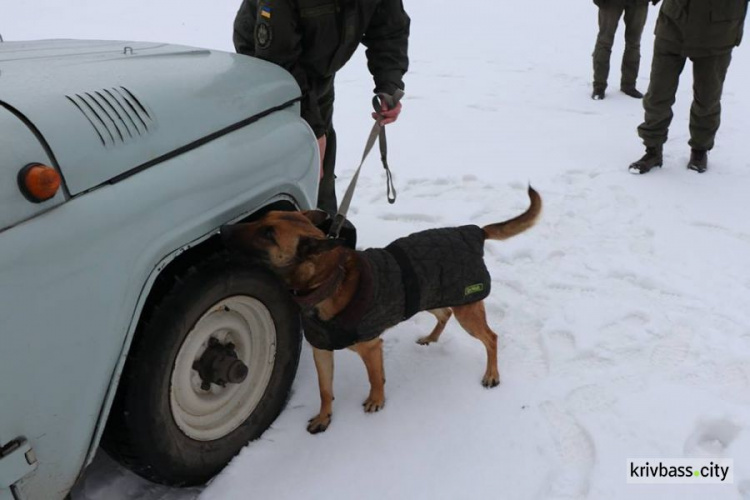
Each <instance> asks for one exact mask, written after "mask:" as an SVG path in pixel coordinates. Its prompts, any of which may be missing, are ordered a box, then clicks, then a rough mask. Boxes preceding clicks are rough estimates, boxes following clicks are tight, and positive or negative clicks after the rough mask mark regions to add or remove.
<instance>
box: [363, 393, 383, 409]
mask: <svg viewBox="0 0 750 500" xmlns="http://www.w3.org/2000/svg"><path fill="white" fill-rule="evenodd" d="M362 406H364V407H365V412H366V413H375V412H376V411H380V410H382V409H383V407H384V406H385V398H374V397H372V396H370V397H369V398H367V399H366V400H365V402H364V403H362Z"/></svg>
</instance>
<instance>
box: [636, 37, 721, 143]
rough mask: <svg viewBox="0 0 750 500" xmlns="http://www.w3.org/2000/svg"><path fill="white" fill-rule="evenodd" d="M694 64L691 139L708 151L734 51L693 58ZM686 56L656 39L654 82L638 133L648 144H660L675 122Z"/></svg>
mask: <svg viewBox="0 0 750 500" xmlns="http://www.w3.org/2000/svg"><path fill="white" fill-rule="evenodd" d="M690 59H691V61H692V63H693V104H692V106H691V107H690V141H689V142H688V144H689V145H690V147H691V148H693V149H700V150H704V151H708V150H710V149H711V148H713V147H714V138H715V137H716V132H717V131H718V130H719V125H720V123H721V94H722V91H723V88H724V80H725V78H726V75H727V69H728V68H729V63H730V62H731V60H732V52H731V51H729V52H726V53H723V54H718V55H708V56H703V57H691V58H690ZM686 60H687V57H686V56H684V55H682V54H681V53H680V52H679V51H676V50H675V49H673V48H672V47H670V45H669V44H668V43H665V42H664V41H662V40H661V39H659V38H657V39H656V42H655V43H654V59H653V61H652V63H651V82H650V83H649V86H648V91H647V92H646V96H645V97H644V99H643V109H644V111H645V118H644V121H643V123H642V124H641V125H640V126H639V127H638V135H639V136H640V137H641V139H643V144H645V145H646V147H659V146H661V145H662V144H664V143H665V142H666V141H667V133H668V130H669V125H670V123H671V122H672V117H673V113H672V105H673V104H674V102H675V94H676V93H677V86H678V84H679V80H680V74H681V73H682V70H683V68H684V67H685V62H686Z"/></svg>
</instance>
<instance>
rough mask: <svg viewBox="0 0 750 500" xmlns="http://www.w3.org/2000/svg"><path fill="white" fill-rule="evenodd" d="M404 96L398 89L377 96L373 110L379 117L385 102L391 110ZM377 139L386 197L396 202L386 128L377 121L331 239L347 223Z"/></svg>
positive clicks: (342, 204)
mask: <svg viewBox="0 0 750 500" xmlns="http://www.w3.org/2000/svg"><path fill="white" fill-rule="evenodd" d="M403 96H404V91H403V90H401V89H396V91H395V92H394V93H393V95H388V94H376V95H375V96H373V98H372V106H373V108H375V112H376V113H378V115H379V114H380V112H381V111H382V103H383V102H385V104H386V106H387V107H388V108H389V109H391V108H393V107H394V106H396V105H397V104H398V102H399V101H400V100H401V98H402V97H403ZM376 139H379V144H380V160H381V161H382V162H383V168H384V169H385V176H386V197H387V198H388V203H390V204H393V203H395V202H396V188H395V186H394V185H393V174H392V173H391V169H390V168H389V166H388V159H387V157H388V143H387V141H386V139H385V127H384V126H383V125H381V124H380V122H379V121H377V120H376V121H375V123H374V124H373V126H372V130H370V135H369V136H368V137H367V142H366V143H365V150H364V152H363V153H362V160H361V161H360V162H359V166H358V167H357V170H356V171H355V172H354V175H353V176H352V180H351V181H350V182H349V186H348V187H347V188H346V192H345V193H344V198H343V199H342V200H341V204H340V205H339V209H338V211H337V212H336V215H335V216H334V217H333V222H332V223H331V228H330V229H329V230H328V237H329V238H334V239H335V238H338V237H339V233H340V232H341V227H342V226H343V225H344V222H345V221H346V214H347V212H348V211H349V205H351V202H352V198H353V197H354V190H355V188H356V187H357V181H358V180H359V173H360V171H361V170H362V165H363V164H364V163H365V158H367V155H368V154H370V151H371V150H372V147H373V146H374V145H375V140H376Z"/></svg>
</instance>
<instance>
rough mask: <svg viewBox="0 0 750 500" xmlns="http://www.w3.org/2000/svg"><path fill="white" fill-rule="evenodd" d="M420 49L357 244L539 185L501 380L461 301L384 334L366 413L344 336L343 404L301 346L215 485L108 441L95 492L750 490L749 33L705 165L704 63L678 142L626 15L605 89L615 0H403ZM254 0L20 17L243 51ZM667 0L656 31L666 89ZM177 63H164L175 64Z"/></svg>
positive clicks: (742, 493)
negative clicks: (288, 388)
mask: <svg viewBox="0 0 750 500" xmlns="http://www.w3.org/2000/svg"><path fill="white" fill-rule="evenodd" d="M404 3H405V7H406V9H407V11H408V12H409V14H410V15H411V18H412V36H411V42H410V56H411V69H410V72H409V73H408V75H407V76H406V85H407V89H406V90H407V95H406V97H405V100H404V108H403V113H402V116H401V118H400V120H399V121H398V122H397V123H396V124H394V125H391V126H389V127H388V133H389V152H390V163H391V166H392V168H393V171H394V174H395V180H396V187H397V189H398V201H397V202H396V203H395V204H394V205H388V203H387V202H386V200H385V181H384V175H383V170H382V168H381V167H380V165H379V162H378V160H377V157H376V156H377V155H373V157H372V158H370V159H369V160H368V163H367V164H366V167H365V170H364V172H363V175H362V178H361V180H360V184H359V187H358V190H357V194H356V196H355V200H354V203H353V206H352V210H351V218H352V219H353V221H354V222H355V224H356V225H357V227H358V229H359V244H360V245H361V246H363V247H367V246H383V245H385V244H387V243H388V242H390V241H391V240H392V239H394V238H396V237H398V236H402V235H406V234H408V233H410V232H413V231H417V230H422V229H427V228H431V227H439V226H452V225H461V224H468V223H473V224H479V225H483V224H487V223H491V222H497V221H501V220H505V219H507V218H510V217H511V216H514V215H516V214H517V213H519V212H520V211H522V210H524V209H525V208H526V206H527V203H528V200H527V197H526V192H525V191H526V186H527V184H528V183H531V184H532V185H533V186H534V187H535V188H536V189H537V190H538V191H539V192H540V193H541V195H542V197H543V199H544V203H545V207H544V213H543V216H542V219H541V221H540V222H539V224H538V225H537V226H536V227H535V228H533V229H532V230H530V231H529V232H528V233H525V234H523V235H520V236H518V237H516V238H514V239H512V240H510V241H507V242H488V243H487V245H486V261H487V264H488V267H489V269H490V272H491V273H492V276H493V292H492V294H491V296H490V297H489V298H488V299H487V301H486V304H487V311H488V316H489V318H488V319H489V323H490V326H492V327H493V328H494V329H495V330H496V331H497V333H498V334H499V335H500V348H499V365H500V373H501V377H502V384H501V385H500V386H499V387H497V388H494V389H491V390H488V389H484V388H482V387H481V385H480V379H481V376H482V373H483V370H484V363H485V352H484V349H483V347H482V345H481V344H480V343H479V342H478V341H476V340H475V339H473V338H471V337H469V336H468V335H467V334H466V333H465V332H464V331H463V330H462V329H461V328H460V327H459V326H458V324H457V323H456V322H455V321H454V322H451V323H449V325H448V327H447V329H446V332H445V334H444V335H443V337H442V338H441V340H440V342H439V343H438V344H435V345H431V346H429V347H422V346H419V345H417V344H416V343H415V340H416V339H417V338H418V337H419V336H421V335H424V334H425V333H426V332H429V330H430V329H431V328H432V326H433V318H432V316H431V315H428V314H421V315H417V316H416V317H414V318H413V319H412V320H410V321H407V322H405V323H403V324H401V325H399V326H398V327H396V328H393V330H392V331H389V332H387V333H386V334H385V336H384V339H385V369H386V374H387V381H388V383H387V384H386V395H387V404H386V407H385V408H384V409H383V410H382V411H380V412H379V413H376V414H365V413H364V412H363V411H362V407H361V403H362V401H363V400H364V399H365V397H366V395H367V391H368V383H367V377H366V375H365V370H364V367H363V365H362V363H361V362H360V361H359V359H358V357H357V356H356V355H355V354H353V353H351V352H348V351H347V352H341V353H338V354H337V355H336V377H335V395H336V401H335V404H334V416H333V422H332V424H331V426H330V428H329V429H328V430H327V431H326V432H325V433H323V434H319V435H315V436H313V435H310V434H308V433H307V431H306V430H305V425H306V422H307V419H308V418H310V417H312V416H313V415H314V414H316V412H317V410H318V404H319V399H318V390H317V379H316V375H315V369H314V366H313V363H312V356H311V353H310V350H309V348H308V347H305V349H304V350H303V356H302V360H301V362H300V366H299V372H298V376H297V379H296V381H295V383H294V387H293V394H292V397H291V399H290V401H289V404H288V406H287V408H286V410H285V411H284V412H283V413H282V415H281V416H280V417H279V419H278V420H277V421H276V422H275V423H274V425H273V426H272V427H271V428H270V429H269V430H268V431H267V432H266V433H265V434H264V435H263V436H262V438H261V439H259V440H258V441H256V442H253V443H250V444H249V445H248V446H247V448H245V449H244V450H243V451H242V453H241V454H240V455H239V456H238V457H237V458H236V459H235V460H233V461H232V463H231V464H230V465H229V466H228V467H227V468H226V469H225V471H224V472H223V473H222V474H220V475H219V476H218V477H217V478H216V479H215V480H214V481H213V482H212V483H211V484H210V485H208V487H206V488H205V489H203V490H196V489H194V490H188V491H181V490H170V489H168V488H164V487H160V486H156V485H151V484H149V483H146V482H144V481H141V480H139V479H137V478H134V477H133V476H132V475H131V474H129V473H128V472H126V471H123V470H121V469H118V468H117V467H116V466H115V465H113V464H112V463H111V461H108V460H107V459H106V458H102V459H100V460H98V461H97V462H95V464H94V466H93V467H92V468H91V470H90V471H89V473H88V476H87V477H86V479H85V480H84V481H83V482H82V484H81V485H79V487H78V489H77V490H76V491H75V492H74V495H73V498H74V500H84V499H105V500H120V499H136V498H139V499H140V498H145V499H149V500H176V499H180V500H184V499H192V498H195V497H196V496H198V495H199V498H200V500H240V499H242V500H245V499H249V498H253V499H274V500H285V499H294V500H296V499H326V500H330V499H334V500H349V499H358V500H368V499H372V500H375V499H409V500H412V499H419V500H421V499H424V500H438V499H446V500H448V499H451V500H452V499H464V498H466V499H469V498H488V499H510V500H516V499H521V500H523V499H563V498H566V499H578V498H589V499H597V500H598V499H602V500H617V499H642V498H643V499H655V500H656V499H659V500H662V499H680V500H682V499H722V500H730V499H732V500H734V499H744V500H747V499H750V362H749V358H750V311H749V308H748V303H749V302H750V262H749V261H750V210H749V206H750V202H749V200H750V141H748V137H750V135H748V130H750V91H748V90H747V89H748V88H750V47H747V46H744V45H743V46H741V47H740V48H738V49H737V50H736V51H735V52H734V61H733V62H732V65H731V67H730V69H729V75H728V78H727V82H726V87H725V91H724V99H723V105H724V111H723V116H722V118H723V124H722V127H721V130H720V131H719V134H718V137H717V145H716V148H715V150H714V151H712V153H711V155H710V157H709V162H710V166H709V168H710V170H709V171H708V172H707V173H706V174H703V175H700V174H696V173H693V172H688V171H687V170H686V169H685V163H686V161H687V158H688V154H689V149H688V146H687V140H688V127H687V117H688V109H689V104H690V99H691V83H692V77H691V75H690V72H691V66H690V64H688V65H687V67H686V72H685V75H684V77H683V79H682V85H681V88H680V90H679V94H678V100H677V104H676V106H675V119H674V122H673V126H672V130H671V137H670V140H669V142H668V143H667V144H666V149H665V165H664V168H663V169H661V170H657V171H654V172H652V173H650V174H648V175H645V176H634V175H631V174H629V173H628V172H627V166H628V164H629V163H630V162H631V161H634V160H635V159H637V158H639V157H640V156H641V154H642V152H643V150H642V146H641V144H640V141H639V139H638V137H637V135H636V130H635V129H636V126H637V125H638V123H639V122H640V120H641V119H642V117H643V111H642V107H641V103H640V101H637V100H634V99H631V98H629V97H627V96H625V95H624V94H621V93H620V92H619V91H618V87H619V85H618V84H619V59H620V55H621V53H622V32H621V31H622V27H621V31H620V33H618V41H617V44H616V46H615V49H614V52H613V60H612V74H611V76H610V88H609V92H608V94H607V98H606V99H605V100H604V101H601V102H595V101H592V100H591V99H590V98H589V94H590V91H591V89H590V80H591V57H590V55H591V52H592V49H593V45H594V39H595V36H596V8H595V7H594V6H593V4H592V3H591V2H590V1H585V0H536V1H533V2H510V1H507V0H476V1H474V2H471V3H469V4H467V3H458V2H451V1H446V0H405V2H404ZM238 6H239V0H214V1H212V2H202V1H198V0H182V1H179V2H178V1H176V0H161V1H159V2H145V1H142V0H133V1H130V2H124V1H120V0H107V1H98V2H94V1H87V0H66V1H65V2H57V1H52V0H32V1H26V2H15V3H8V4H7V5H5V6H4V8H3V9H2V10H3V15H2V17H1V18H0V33H2V35H3V36H4V37H5V39H6V40H13V39H34V38H56V37H57V38H105V39H140V40H157V41H169V42H176V43H183V44H190V45H198V46H207V47H211V48H217V49H223V50H232V45H231V24H232V20H233V16H234V13H235V11H236V9H237V7H238ZM656 14H657V10H656V9H655V8H651V9H650V13H649V21H648V25H647V27H646V31H645V33H644V36H643V60H642V65H641V77H640V79H639V82H638V86H639V87H640V88H641V90H643V91H645V90H646V87H647V85H648V76H649V67H650V61H651V52H652V45H653V35H652V33H653V25H654V21H655V19H656ZM155 77H158V75H155ZM371 89H372V82H371V78H370V76H369V75H368V73H367V70H366V67H365V59H364V53H363V52H362V51H360V52H358V54H357V55H356V56H355V58H354V59H353V60H352V61H351V62H350V64H349V65H348V66H347V67H346V68H345V69H344V70H343V71H342V72H341V73H340V74H339V75H338V77H337V101H336V113H335V124H336V126H337V130H338V133H339V156H338V173H339V188H340V193H343V190H344V188H345V186H346V183H347V182H348V180H349V179H350V177H351V175H352V173H353V170H354V167H355V166H356V164H357V163H358V161H359V156H360V154H361V148H362V146H363V144H364V141H365V138H366V136H367V133H368V132H369V127H370V125H371V120H370V118H369V106H370V103H369V100H370V96H371ZM639 457H644V458H682V457H706V458H731V459H733V460H734V478H733V483H732V484H719V485H695V484H692V485H690V484H688V485H685V484H676V485H643V484H627V482H626V481H627V475H628V468H627V464H626V461H627V459H629V458H639Z"/></svg>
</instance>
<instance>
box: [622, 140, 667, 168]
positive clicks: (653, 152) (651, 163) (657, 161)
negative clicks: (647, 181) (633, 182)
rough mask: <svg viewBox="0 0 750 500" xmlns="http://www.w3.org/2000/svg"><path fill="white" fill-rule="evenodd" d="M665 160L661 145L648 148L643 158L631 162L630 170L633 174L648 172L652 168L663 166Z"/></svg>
mask: <svg viewBox="0 0 750 500" xmlns="http://www.w3.org/2000/svg"><path fill="white" fill-rule="evenodd" d="M663 161H664V159H663V158H662V149H661V146H658V147H651V148H646V154H645V155H643V158H641V159H640V160H638V161H636V162H633V163H631V164H630V168H629V169H628V170H629V171H630V173H631V174H647V173H648V172H649V171H650V170H651V169H652V168H654V167H661V164H662V163H663Z"/></svg>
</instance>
